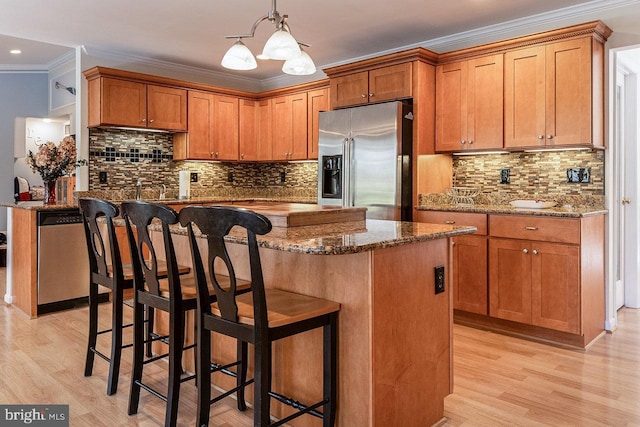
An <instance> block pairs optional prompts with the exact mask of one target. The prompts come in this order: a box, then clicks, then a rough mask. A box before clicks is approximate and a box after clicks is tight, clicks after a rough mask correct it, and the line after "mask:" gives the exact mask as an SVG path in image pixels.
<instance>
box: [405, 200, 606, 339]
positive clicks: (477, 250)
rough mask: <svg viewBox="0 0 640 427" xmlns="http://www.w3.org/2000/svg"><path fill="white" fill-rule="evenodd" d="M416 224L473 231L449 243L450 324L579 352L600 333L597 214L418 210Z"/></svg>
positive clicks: (601, 310) (601, 236) (600, 270)
mask: <svg viewBox="0 0 640 427" xmlns="http://www.w3.org/2000/svg"><path fill="white" fill-rule="evenodd" d="M416 221H418V222H430V223H437V224H443V223H444V224H451V225H473V226H475V227H477V228H478V232H476V234H471V235H465V236H458V237H454V238H452V242H453V258H452V275H453V276H452V277H453V280H452V286H453V307H454V309H455V320H456V322H459V323H464V324H468V325H472V326H480V327H482V328H488V329H491V330H495V331H500V332H507V333H510V334H517V335H521V336H528V337H531V338H534V339H541V340H544V341H550V342H557V343H560V344H565V345H570V346H575V347H583V348H584V347H585V346H587V345H588V344H589V343H590V342H592V341H593V340H594V339H595V338H597V337H598V336H599V335H600V334H602V332H603V331H604V322H605V300H604V297H605V276H604V215H594V216H587V217H582V218H553V217H544V216H536V215H498V214H489V215H485V214H479V213H463V212H445V211H417V215H416Z"/></svg>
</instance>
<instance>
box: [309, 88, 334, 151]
mask: <svg viewBox="0 0 640 427" xmlns="http://www.w3.org/2000/svg"><path fill="white" fill-rule="evenodd" d="M327 110H329V89H328V88H325V89H316V90H312V91H309V92H307V158H308V159H317V158H318V135H319V129H320V127H319V125H320V123H319V119H320V111H327Z"/></svg>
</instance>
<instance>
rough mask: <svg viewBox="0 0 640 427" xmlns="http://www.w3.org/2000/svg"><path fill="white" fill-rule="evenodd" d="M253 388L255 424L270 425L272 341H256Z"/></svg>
mask: <svg viewBox="0 0 640 427" xmlns="http://www.w3.org/2000/svg"><path fill="white" fill-rule="evenodd" d="M254 370H255V372H254V378H255V383H254V388H253V425H254V426H268V425H269V422H270V418H269V412H270V403H271V402H270V400H271V398H270V397H269V391H270V390H271V343H270V342H269V341H267V342H262V341H259V340H258V341H256V343H255V368H254Z"/></svg>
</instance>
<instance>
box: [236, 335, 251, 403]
mask: <svg viewBox="0 0 640 427" xmlns="http://www.w3.org/2000/svg"><path fill="white" fill-rule="evenodd" d="M237 343H238V347H237V349H238V350H237V356H238V357H237V359H238V361H239V362H240V364H239V365H238V370H237V374H238V376H237V377H236V379H237V381H236V386H238V387H240V386H241V385H242V384H244V383H245V382H246V381H247V365H248V359H247V357H248V356H247V353H248V352H247V347H248V345H247V343H246V342H244V341H241V340H237ZM245 388H246V387H240V388H239V389H238V395H237V396H238V410H239V411H246V410H247V402H246V401H245V398H244V389H245Z"/></svg>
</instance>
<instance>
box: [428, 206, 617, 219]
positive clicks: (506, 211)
mask: <svg viewBox="0 0 640 427" xmlns="http://www.w3.org/2000/svg"><path fill="white" fill-rule="evenodd" d="M416 210H418V211H437V212H461V213H482V214H501V215H530V216H548V217H559V218H585V217H589V216H596V215H605V214H607V213H609V211H608V210H607V209H602V208H547V209H521V208H514V207H511V206H493V205H473V206H456V205H418V206H416Z"/></svg>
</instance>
